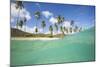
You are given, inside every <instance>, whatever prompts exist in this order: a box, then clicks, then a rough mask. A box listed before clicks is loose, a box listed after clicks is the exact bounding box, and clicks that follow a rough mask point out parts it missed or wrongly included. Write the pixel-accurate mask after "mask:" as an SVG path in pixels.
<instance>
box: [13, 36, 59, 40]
mask: <svg viewBox="0 0 100 67" xmlns="http://www.w3.org/2000/svg"><path fill="white" fill-rule="evenodd" d="M58 39H61V38H47V37H45V38H43V37H38V38H33V37H11V40H58Z"/></svg>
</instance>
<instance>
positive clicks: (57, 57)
mask: <svg viewBox="0 0 100 67" xmlns="http://www.w3.org/2000/svg"><path fill="white" fill-rule="evenodd" d="M94 32H95V30H94V28H91V29H89V30H86V31H84V32H80V33H77V34H74V35H70V36H65V38H63V39H60V40H53V41H39V40H33V41H32V40H24V41H23V40H11V65H34V64H35V65H36V64H51V63H66V62H79V61H94V60H95V37H94V35H95V33H94Z"/></svg>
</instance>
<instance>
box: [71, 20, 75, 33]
mask: <svg viewBox="0 0 100 67" xmlns="http://www.w3.org/2000/svg"><path fill="white" fill-rule="evenodd" d="M70 26H71V27H70V33H72V32H73V26H74V20H71V22H70Z"/></svg>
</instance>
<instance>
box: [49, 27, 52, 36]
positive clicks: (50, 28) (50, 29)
mask: <svg viewBox="0 0 100 67" xmlns="http://www.w3.org/2000/svg"><path fill="white" fill-rule="evenodd" d="M49 31H50V34H51V36H52V35H53V27H52V25H50V26H49Z"/></svg>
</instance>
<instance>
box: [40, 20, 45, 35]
mask: <svg viewBox="0 0 100 67" xmlns="http://www.w3.org/2000/svg"><path fill="white" fill-rule="evenodd" d="M41 26H42V28H43V33H44V28H45V26H46V23H45V21H44V20H43V21H42V24H41Z"/></svg>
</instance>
